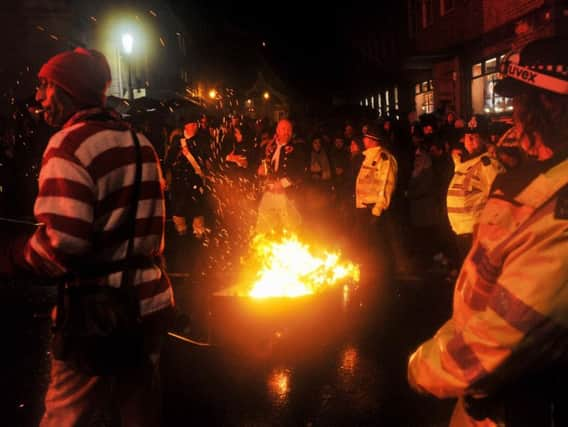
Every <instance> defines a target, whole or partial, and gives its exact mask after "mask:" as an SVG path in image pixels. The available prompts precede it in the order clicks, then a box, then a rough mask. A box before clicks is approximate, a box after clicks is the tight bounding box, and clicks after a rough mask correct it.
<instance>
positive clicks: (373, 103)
mask: <svg viewBox="0 0 568 427" xmlns="http://www.w3.org/2000/svg"><path fill="white" fill-rule="evenodd" d="M371 108H372V109H373V110H374V109H375V97H374V96H371Z"/></svg>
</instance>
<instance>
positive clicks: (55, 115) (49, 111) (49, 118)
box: [43, 107, 67, 127]
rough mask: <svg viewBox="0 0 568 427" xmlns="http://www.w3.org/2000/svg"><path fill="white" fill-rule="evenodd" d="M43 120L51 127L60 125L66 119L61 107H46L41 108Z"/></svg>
mask: <svg viewBox="0 0 568 427" xmlns="http://www.w3.org/2000/svg"><path fill="white" fill-rule="evenodd" d="M43 120H44V121H45V123H47V124H48V125H49V126H51V127H61V126H63V124H64V123H65V121H66V120H67V117H65V115H64V112H63V110H62V109H59V108H53V107H52V108H46V109H45V110H43Z"/></svg>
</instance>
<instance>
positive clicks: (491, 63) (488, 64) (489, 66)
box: [485, 58, 497, 73]
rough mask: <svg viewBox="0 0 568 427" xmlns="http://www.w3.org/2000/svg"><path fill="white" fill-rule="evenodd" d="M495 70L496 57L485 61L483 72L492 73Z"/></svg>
mask: <svg viewBox="0 0 568 427" xmlns="http://www.w3.org/2000/svg"><path fill="white" fill-rule="evenodd" d="M495 71H497V58H491V59H488V60H487V61H485V72H486V73H494V72H495Z"/></svg>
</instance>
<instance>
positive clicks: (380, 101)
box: [377, 92, 383, 116]
mask: <svg viewBox="0 0 568 427" xmlns="http://www.w3.org/2000/svg"><path fill="white" fill-rule="evenodd" d="M377 107H378V110H379V116H381V115H382V114H383V100H382V97H381V93H380V92H379V94H378V95H377Z"/></svg>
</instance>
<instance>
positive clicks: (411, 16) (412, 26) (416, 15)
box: [408, 0, 422, 39]
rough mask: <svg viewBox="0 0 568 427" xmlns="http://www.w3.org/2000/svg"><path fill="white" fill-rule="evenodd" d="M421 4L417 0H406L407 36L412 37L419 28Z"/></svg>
mask: <svg viewBox="0 0 568 427" xmlns="http://www.w3.org/2000/svg"><path fill="white" fill-rule="evenodd" d="M421 11H422V4H421V2H420V1H419V0H408V36H409V37H410V38H411V39H413V38H414V36H415V35H416V33H417V32H418V31H419V30H420V20H421V19H420V17H421V16H422V14H421Z"/></svg>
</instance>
